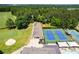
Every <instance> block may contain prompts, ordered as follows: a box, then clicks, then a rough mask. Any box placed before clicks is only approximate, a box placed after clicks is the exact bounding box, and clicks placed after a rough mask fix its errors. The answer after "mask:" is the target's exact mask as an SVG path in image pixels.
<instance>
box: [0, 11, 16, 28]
mask: <svg viewBox="0 0 79 59" xmlns="http://www.w3.org/2000/svg"><path fill="white" fill-rule="evenodd" d="M8 18H11V19H12V20H15V19H16V17H15V16H13V15H12V14H11V12H0V28H4V27H5V23H6V20H7V19H8Z"/></svg>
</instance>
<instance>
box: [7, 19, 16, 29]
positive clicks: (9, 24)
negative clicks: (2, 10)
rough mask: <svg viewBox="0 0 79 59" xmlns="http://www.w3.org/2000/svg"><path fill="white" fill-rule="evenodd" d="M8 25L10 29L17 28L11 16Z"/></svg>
mask: <svg viewBox="0 0 79 59" xmlns="http://www.w3.org/2000/svg"><path fill="white" fill-rule="evenodd" d="M6 27H7V28H8V29H13V28H15V23H14V21H13V20H12V19H10V18H9V19H8V20H7V21H6Z"/></svg>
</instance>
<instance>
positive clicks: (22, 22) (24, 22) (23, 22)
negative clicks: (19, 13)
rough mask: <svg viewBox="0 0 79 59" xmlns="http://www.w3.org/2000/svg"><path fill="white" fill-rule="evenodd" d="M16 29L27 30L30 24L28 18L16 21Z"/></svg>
mask: <svg viewBox="0 0 79 59" xmlns="http://www.w3.org/2000/svg"><path fill="white" fill-rule="evenodd" d="M15 24H16V27H17V28H18V29H23V28H27V27H28V24H29V22H28V21H27V19H26V18H24V17H19V18H18V19H17V20H16V21H15Z"/></svg>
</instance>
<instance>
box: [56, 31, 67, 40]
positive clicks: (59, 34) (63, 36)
mask: <svg viewBox="0 0 79 59" xmlns="http://www.w3.org/2000/svg"><path fill="white" fill-rule="evenodd" d="M56 34H57V35H58V37H59V40H63V41H65V40H67V37H66V36H65V34H64V33H63V32H62V31H61V30H56Z"/></svg>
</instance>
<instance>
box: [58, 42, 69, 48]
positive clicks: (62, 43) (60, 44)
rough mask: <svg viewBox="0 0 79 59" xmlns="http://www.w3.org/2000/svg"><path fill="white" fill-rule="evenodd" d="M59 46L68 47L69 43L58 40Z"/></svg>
mask: <svg viewBox="0 0 79 59" xmlns="http://www.w3.org/2000/svg"><path fill="white" fill-rule="evenodd" d="M58 45H59V47H61V48H63V47H69V45H68V44H67V43H66V42H58Z"/></svg>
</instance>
